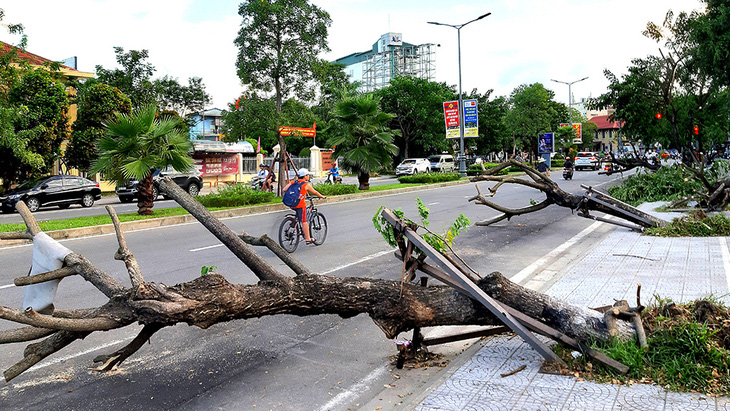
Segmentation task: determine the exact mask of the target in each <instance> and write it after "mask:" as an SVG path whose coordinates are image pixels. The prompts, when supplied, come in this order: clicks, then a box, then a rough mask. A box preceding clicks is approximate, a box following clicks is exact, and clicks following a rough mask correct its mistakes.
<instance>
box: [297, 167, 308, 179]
mask: <svg viewBox="0 0 730 411" xmlns="http://www.w3.org/2000/svg"><path fill="white" fill-rule="evenodd" d="M308 174H309V170H307V169H306V168H300V169H299V172H298V173H297V175H298V176H299V177H304V176H306V175H308Z"/></svg>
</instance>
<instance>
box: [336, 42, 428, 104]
mask: <svg viewBox="0 0 730 411" xmlns="http://www.w3.org/2000/svg"><path fill="white" fill-rule="evenodd" d="M436 47H437V45H436V44H432V43H427V44H418V45H416V44H410V43H405V42H403V35H402V34H401V33H386V34H383V35H382V36H380V39H379V40H378V41H377V42H375V43H374V44H373V48H372V49H371V50H368V51H365V52H361V53H352V54H350V55H347V56H345V57H342V58H340V59H337V60H335V61H334V62H335V63H339V64H343V65H344V66H345V73H347V74H348V75H349V76H350V81H353V82H354V81H359V82H360V83H361V86H360V90H361V91H364V92H372V91H375V90H378V89H381V88H383V87H386V86H387V85H388V84H390V79H392V78H394V77H398V76H413V77H417V78H421V79H426V80H433V79H434V78H435V76H436Z"/></svg>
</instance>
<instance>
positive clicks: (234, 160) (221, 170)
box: [195, 155, 238, 176]
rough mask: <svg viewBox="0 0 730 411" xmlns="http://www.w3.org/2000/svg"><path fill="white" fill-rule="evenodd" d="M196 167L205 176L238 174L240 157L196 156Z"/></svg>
mask: <svg viewBox="0 0 730 411" xmlns="http://www.w3.org/2000/svg"><path fill="white" fill-rule="evenodd" d="M195 167H196V168H197V169H198V171H200V173H201V174H203V175H204V176H210V175H222V174H237V173H238V156H236V155H215V156H210V155H209V156H205V157H203V156H201V157H198V156H196V158H195Z"/></svg>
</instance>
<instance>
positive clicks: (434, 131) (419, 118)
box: [376, 76, 455, 158]
mask: <svg viewBox="0 0 730 411" xmlns="http://www.w3.org/2000/svg"><path fill="white" fill-rule="evenodd" d="M376 94H377V96H378V97H380V99H381V107H382V109H383V111H385V112H386V113H392V114H394V115H395V117H393V120H391V124H390V127H391V128H393V129H396V130H399V131H400V136H397V137H396V139H395V143H396V145H397V146H398V148H399V149H400V153H401V157H402V158H409V157H426V156H428V155H429V154H432V153H434V152H441V151H444V150H447V149H448V148H449V146H450V145H451V144H450V143H449V142H447V141H446V138H445V137H444V120H443V117H444V113H443V102H444V101H449V100H453V99H454V98H455V95H454V90H452V89H451V88H450V87H449V86H447V85H446V83H436V82H432V81H428V80H426V79H420V78H417V77H413V76H399V77H395V78H393V79H391V80H390V85H389V86H388V87H384V88H382V89H380V90H378V91H377V92H376Z"/></svg>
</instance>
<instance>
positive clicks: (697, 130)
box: [695, 126, 700, 136]
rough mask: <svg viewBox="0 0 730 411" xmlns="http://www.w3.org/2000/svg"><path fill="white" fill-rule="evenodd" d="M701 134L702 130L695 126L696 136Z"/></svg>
mask: <svg viewBox="0 0 730 411" xmlns="http://www.w3.org/2000/svg"><path fill="white" fill-rule="evenodd" d="M699 134H700V128H699V127H697V126H695V135H696V136H697V135H699Z"/></svg>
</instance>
